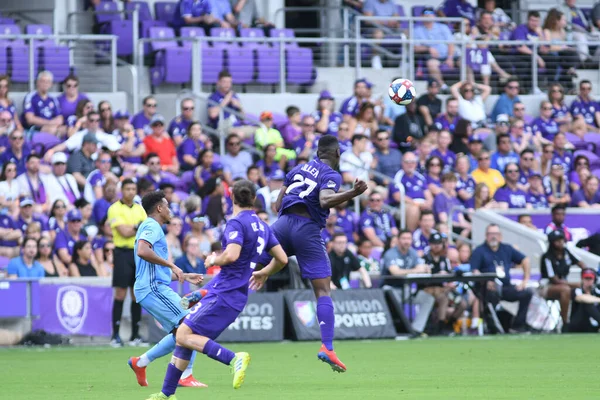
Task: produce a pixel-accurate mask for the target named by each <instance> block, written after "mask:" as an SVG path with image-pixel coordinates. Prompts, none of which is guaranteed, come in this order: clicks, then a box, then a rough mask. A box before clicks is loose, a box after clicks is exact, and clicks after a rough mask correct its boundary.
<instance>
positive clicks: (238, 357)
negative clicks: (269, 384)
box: [229, 352, 250, 389]
mask: <svg viewBox="0 0 600 400" xmlns="http://www.w3.org/2000/svg"><path fill="white" fill-rule="evenodd" d="M249 364H250V354H248V353H244V352H242V353H235V358H234V359H233V360H231V363H230V364H229V365H230V366H231V372H232V373H233V388H234V389H239V388H240V387H241V386H242V384H243V383H244V378H245V377H246V369H248V365H249Z"/></svg>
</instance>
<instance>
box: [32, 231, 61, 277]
mask: <svg viewBox="0 0 600 400" xmlns="http://www.w3.org/2000/svg"><path fill="white" fill-rule="evenodd" d="M51 243H52V242H51V241H50V239H48V238H45V237H42V238H40V239H39V240H38V241H37V246H38V250H37V255H36V257H35V259H36V260H37V261H38V262H39V263H40V264H41V265H42V267H44V270H45V271H46V278H56V277H59V276H60V277H65V276H69V271H68V270H67V268H66V267H65V265H64V264H63V263H62V262H61V261H60V260H59V259H58V256H57V255H56V254H52V244H51Z"/></svg>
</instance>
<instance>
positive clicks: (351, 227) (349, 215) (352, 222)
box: [336, 210, 358, 243]
mask: <svg viewBox="0 0 600 400" xmlns="http://www.w3.org/2000/svg"><path fill="white" fill-rule="evenodd" d="M336 225H337V226H338V227H339V228H341V229H342V231H343V232H344V233H345V234H346V237H347V238H348V243H354V232H357V233H358V218H357V217H356V213H355V212H354V211H350V210H346V211H345V212H344V215H342V214H340V213H339V212H338V215H337V222H336Z"/></svg>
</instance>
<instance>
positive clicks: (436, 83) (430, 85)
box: [427, 78, 440, 87]
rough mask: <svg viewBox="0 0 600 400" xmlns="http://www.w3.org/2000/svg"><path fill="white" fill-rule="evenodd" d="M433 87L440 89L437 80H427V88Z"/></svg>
mask: <svg viewBox="0 0 600 400" xmlns="http://www.w3.org/2000/svg"><path fill="white" fill-rule="evenodd" d="M433 86H437V87H440V83H439V82H438V80H437V79H434V78H429V79H428V80H427V87H433Z"/></svg>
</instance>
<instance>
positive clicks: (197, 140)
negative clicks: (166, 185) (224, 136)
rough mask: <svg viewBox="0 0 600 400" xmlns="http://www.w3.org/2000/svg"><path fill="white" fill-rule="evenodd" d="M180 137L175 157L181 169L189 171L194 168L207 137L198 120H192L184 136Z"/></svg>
mask: <svg viewBox="0 0 600 400" xmlns="http://www.w3.org/2000/svg"><path fill="white" fill-rule="evenodd" d="M182 139H183V140H182V141H180V143H179V145H178V146H177V159H178V161H179V165H180V166H181V170H182V171H190V170H192V169H194V166H195V165H196V160H197V159H198V156H199V155H200V152H201V151H202V150H204V147H205V144H204V143H205V142H206V141H208V138H207V137H206V135H204V134H203V133H202V125H200V122H192V123H191V124H190V125H189V126H188V128H187V130H186V135H185V138H182Z"/></svg>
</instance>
